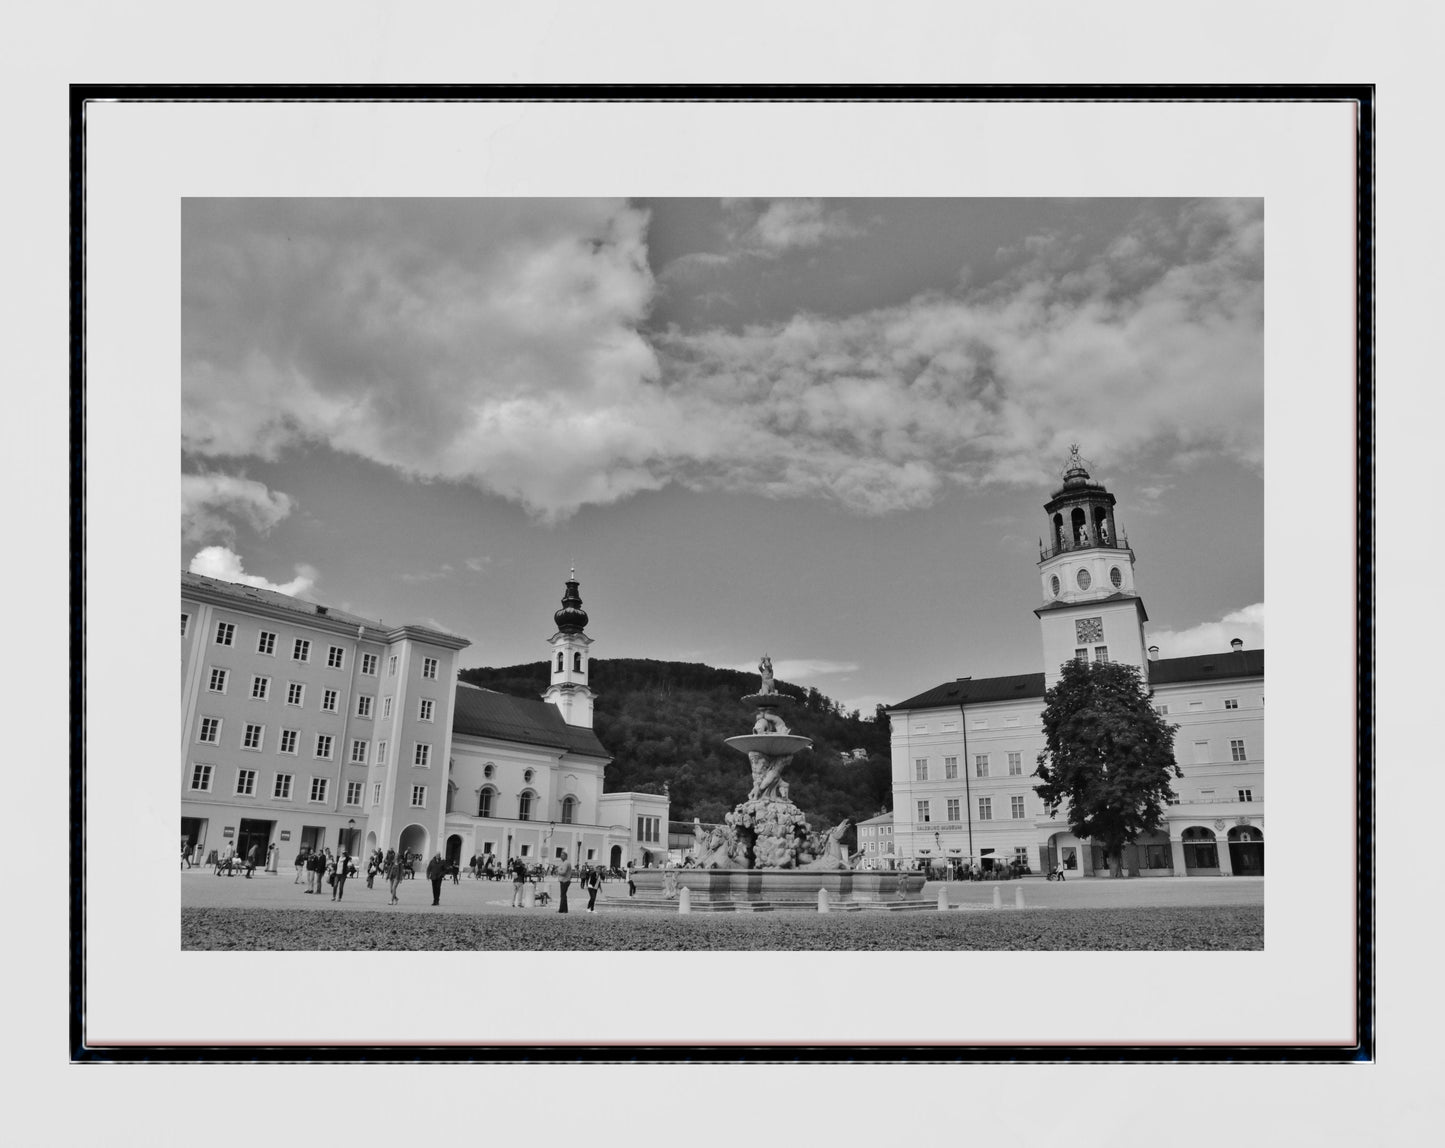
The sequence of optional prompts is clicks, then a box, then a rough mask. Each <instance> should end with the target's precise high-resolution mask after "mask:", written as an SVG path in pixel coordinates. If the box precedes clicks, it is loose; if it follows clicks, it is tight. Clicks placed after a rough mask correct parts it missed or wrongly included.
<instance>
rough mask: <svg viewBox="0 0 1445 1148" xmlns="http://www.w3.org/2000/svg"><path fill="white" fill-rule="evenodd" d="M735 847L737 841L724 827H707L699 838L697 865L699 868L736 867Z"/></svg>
mask: <svg viewBox="0 0 1445 1148" xmlns="http://www.w3.org/2000/svg"><path fill="white" fill-rule="evenodd" d="M734 849H735V842H733V841H732V840H731V838H730V837H729V836H728V834H727V833H725V832H724V831H723V830H722V829H719V828H717V827H713V828H711V829H705V830H703V831H702V836H701V837H700V838H699V839H698V847H697V867H698V868H699V869H733V868H736V865H737V862H736V859H735V857H734V855H733V854H734Z"/></svg>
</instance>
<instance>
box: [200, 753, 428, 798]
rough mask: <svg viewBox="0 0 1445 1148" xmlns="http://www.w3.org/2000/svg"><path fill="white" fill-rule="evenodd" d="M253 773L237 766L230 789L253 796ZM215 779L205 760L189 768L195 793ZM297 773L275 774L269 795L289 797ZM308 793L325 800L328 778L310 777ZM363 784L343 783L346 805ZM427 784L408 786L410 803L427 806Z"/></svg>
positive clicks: (376, 790)
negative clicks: (234, 781)
mask: <svg viewBox="0 0 1445 1148" xmlns="http://www.w3.org/2000/svg"><path fill="white" fill-rule="evenodd" d="M256 773H257V771H256V770H254V769H238V770H237V771H236V787H235V790H234V791H233V792H234V793H235V795H236V796H237V797H255V796H256ZM214 779H215V766H213V765H208V764H206V763H204V762H198V763H197V764H196V765H195V766H194V767H193V768H192V770H191V789H192V791H194V792H196V793H210V792H211V784H212V782H213V780H214ZM295 781H296V775H295V774H291V773H278V774H276V775H275V777H274V778H273V779H272V783H271V797H272V799H273V800H275V801H290V800H292V791H293V788H294V786H295ZM310 782H311V787H310V796H309V797H308V798H307V800H308V801H315V802H318V803H322V802H325V801H326V799H327V794H328V793H329V792H330V789H331V779H330V778H326V777H313V778H311V779H310ZM364 789H365V786H364V783H363V782H360V781H348V782H347V783H346V804H347V805H351V806H359V805H360V804H361V798H362V794H363V792H364ZM426 794H427V787H426V786H425V785H413V786H412V787H411V803H412V806H413V807H414V808H416V809H425V808H426ZM371 804H372V805H380V804H381V783H380V782H377V783H376V784H374V785H373V786H372V788H371Z"/></svg>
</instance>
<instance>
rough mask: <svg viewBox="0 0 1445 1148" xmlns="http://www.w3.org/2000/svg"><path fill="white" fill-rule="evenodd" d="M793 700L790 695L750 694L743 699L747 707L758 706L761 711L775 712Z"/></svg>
mask: <svg viewBox="0 0 1445 1148" xmlns="http://www.w3.org/2000/svg"><path fill="white" fill-rule="evenodd" d="M792 700H793V699H792V697H791V696H790V695H788V694H749V695H748V696H747V697H745V698H743V699H742V702H743V705H745V706H756V707H758V708H759V709H765V710H775V709H777V708H778V707H779V706H780V705H782V704H783V703H785V702H791V701H792Z"/></svg>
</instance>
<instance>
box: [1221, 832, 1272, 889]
mask: <svg viewBox="0 0 1445 1148" xmlns="http://www.w3.org/2000/svg"><path fill="white" fill-rule="evenodd" d="M1229 864H1230V866H1231V868H1233V869H1234V875H1235V876H1236V877H1263V876H1264V834H1263V833H1261V832H1260V831H1259V830H1258V829H1255V828H1253V827H1242V826H1235V827H1234V828H1233V829H1231V830H1230V831H1229Z"/></svg>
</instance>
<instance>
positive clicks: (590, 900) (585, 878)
mask: <svg viewBox="0 0 1445 1148" xmlns="http://www.w3.org/2000/svg"><path fill="white" fill-rule="evenodd" d="M582 888H584V889H586V890H587V911H588V912H589V913H595V912H597V892H598V890H600V889H601V888H602V873H601V871H600V870H597V869H588V870H587V872H586V873H584V874H582Z"/></svg>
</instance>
